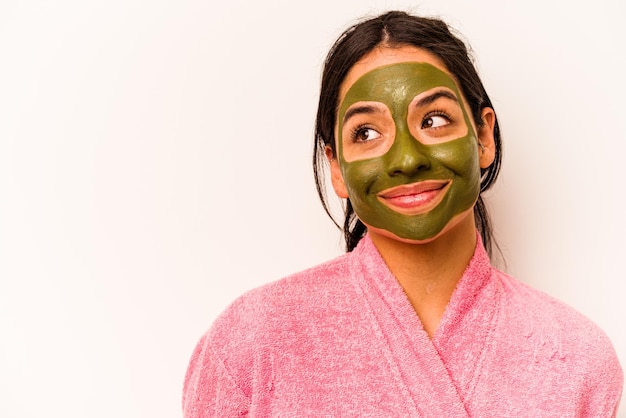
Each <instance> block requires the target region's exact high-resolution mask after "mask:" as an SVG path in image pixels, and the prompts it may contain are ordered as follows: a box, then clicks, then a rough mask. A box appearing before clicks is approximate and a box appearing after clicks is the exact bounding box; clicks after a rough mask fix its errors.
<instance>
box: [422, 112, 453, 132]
mask: <svg viewBox="0 0 626 418" xmlns="http://www.w3.org/2000/svg"><path fill="white" fill-rule="evenodd" d="M433 116H441V117H443V118H445V119H446V120H447V121H448V124H450V123H452V118H451V117H450V115H448V114H447V113H446V112H444V111H443V110H433V111H432V112H428V113H427V114H426V116H424V118H423V119H422V124H421V125H420V128H421V129H424V128H429V127H427V126H426V127H425V126H424V124H425V123H426V121H427V120H428V119H430V118H432V117H433ZM439 128H443V126H435V127H434V128H433V127H430V129H439Z"/></svg>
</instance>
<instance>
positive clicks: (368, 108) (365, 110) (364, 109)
mask: <svg viewBox="0 0 626 418" xmlns="http://www.w3.org/2000/svg"><path fill="white" fill-rule="evenodd" d="M380 112H381V110H380V109H379V108H378V107H376V106H372V105H362V106H357V107H351V108H350V109H348V110H347V111H346V113H345V114H344V115H343V123H344V124H345V123H346V122H347V121H348V119H350V118H351V117H353V116H356V115H362V114H366V115H370V114H372V113H380Z"/></svg>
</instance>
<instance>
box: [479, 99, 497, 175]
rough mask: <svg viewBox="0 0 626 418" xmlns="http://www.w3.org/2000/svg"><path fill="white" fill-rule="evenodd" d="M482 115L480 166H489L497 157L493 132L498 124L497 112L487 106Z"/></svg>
mask: <svg viewBox="0 0 626 418" xmlns="http://www.w3.org/2000/svg"><path fill="white" fill-rule="evenodd" d="M480 117H481V119H482V126H480V127H479V128H478V144H479V147H478V157H479V163H480V168H487V167H489V166H490V165H491V164H492V163H493V160H494V159H495V158H496V142H495V140H494V134H493V130H494V128H495V126H496V112H494V111H493V109H492V108H490V107H485V108H484V109H483V110H482V111H481V115H480Z"/></svg>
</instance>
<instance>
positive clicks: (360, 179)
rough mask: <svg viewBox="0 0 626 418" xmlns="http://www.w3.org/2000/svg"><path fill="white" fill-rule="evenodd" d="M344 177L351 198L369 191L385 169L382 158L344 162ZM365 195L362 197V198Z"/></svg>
mask: <svg viewBox="0 0 626 418" xmlns="http://www.w3.org/2000/svg"><path fill="white" fill-rule="evenodd" d="M342 168H343V170H342V171H343V178H344V179H345V183H346V187H347V189H348V193H349V194H350V195H351V196H350V198H351V199H352V200H354V198H355V197H356V196H353V195H362V194H366V193H368V192H369V190H370V188H371V186H372V184H373V183H374V182H375V181H376V179H378V178H380V174H381V170H382V169H383V164H382V160H381V159H380V158H372V159H369V160H363V161H354V162H350V163H347V162H345V161H344V162H343V164H342ZM362 198H363V197H361V199H362Z"/></svg>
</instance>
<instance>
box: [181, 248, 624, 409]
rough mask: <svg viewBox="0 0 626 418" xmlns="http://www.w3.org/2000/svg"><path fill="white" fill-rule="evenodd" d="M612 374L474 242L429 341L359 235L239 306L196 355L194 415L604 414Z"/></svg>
mask: <svg viewBox="0 0 626 418" xmlns="http://www.w3.org/2000/svg"><path fill="white" fill-rule="evenodd" d="M622 385H623V373H622V370H621V367H620V365H619V362H618V359H617V356H616V354H615V351H614V349H613V347H612V345H611V343H610V341H609V340H608V338H607V336H606V335H605V334H604V333H603V332H602V331H601V330H600V329H599V328H598V327H597V326H596V325H594V324H593V323H592V322H591V321H590V320H588V319H587V318H585V317H584V316H583V315H581V314H579V313H578V312H576V311H574V310H573V309H571V308H569V307H567V306H565V305H564V304H562V303H560V302H558V301H556V300H555V299H553V298H551V297H549V296H547V295H546V294H544V293H541V292H539V291H536V290H533V289H531V288H530V287H528V286H526V285H524V284H522V283H520V282H518V281H516V280H514V279H513V278H511V277H509V276H507V275H506V274H504V273H502V272H500V271H498V270H496V269H495V268H493V267H492V266H491V265H490V262H489V257H488V256H487V254H486V252H485V250H484V248H483V246H482V244H481V242H480V240H478V244H477V247H476V250H475V254H474V256H473V258H472V259H471V261H470V263H469V265H468V266H467V268H466V270H465V272H464V274H463V277H462V278H461V280H460V281H459V283H458V284H457V287H456V289H455V291H454V293H453V295H452V297H451V300H450V302H449V304H448V306H447V308H446V311H445V314H444V316H443V318H442V320H441V322H440V325H439V327H438V329H437V331H436V332H435V334H434V336H433V338H432V340H431V339H430V338H429V337H428V335H427V334H426V332H425V331H424V329H423V328H422V325H421V323H420V320H419V318H418V316H417V315H416V314H415V311H414V310H413V308H412V306H411V303H410V302H409V300H408V298H407V296H406V295H405V293H404V291H403V290H402V288H401V286H400V285H399V283H398V281H397V280H396V278H395V277H394V276H393V275H392V274H391V272H390V271H389V269H388V268H387V266H386V265H385V263H384V261H383V259H382V257H381V256H380V254H379V253H378V251H377V250H376V248H375V247H374V245H373V243H372V241H371V240H370V239H369V237H367V236H366V237H365V238H364V239H362V240H361V242H360V243H359V245H358V247H357V248H356V249H355V250H354V251H353V252H351V253H348V254H345V255H343V256H340V257H338V258H336V259H335V260H332V261H330V262H328V263H325V264H322V265H320V266H317V267H314V268H312V269H309V270H307V271H304V272H301V273H298V274H295V275H293V276H290V277H287V278H285V279H282V280H280V281H277V282H274V283H271V284H269V285H266V286H263V287H261V288H258V289H256V290H253V291H251V292H249V293H247V294H245V295H243V296H242V297H241V298H239V299H238V300H236V301H235V302H234V303H233V304H232V305H231V306H230V307H229V308H228V309H227V310H226V311H225V312H224V313H223V314H222V315H221V316H220V317H219V318H218V319H217V320H216V321H215V323H214V324H213V326H212V328H211V329H210V330H209V331H208V332H207V334H206V335H205V336H204V337H203V338H202V339H201V340H200V342H199V343H198V346H197V347H196V350H195V351H194V352H193V355H192V358H191V362H190V365H189V369H188V371H187V375H186V377H185V384H184V395H183V410H184V416H185V417H186V418H199V417H237V416H251V417H305V416H313V417H481V418H483V417H498V418H502V417H558V418H563V417H611V416H614V415H615V413H616V409H617V405H618V403H619V399H620V396H621V392H622Z"/></svg>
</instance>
